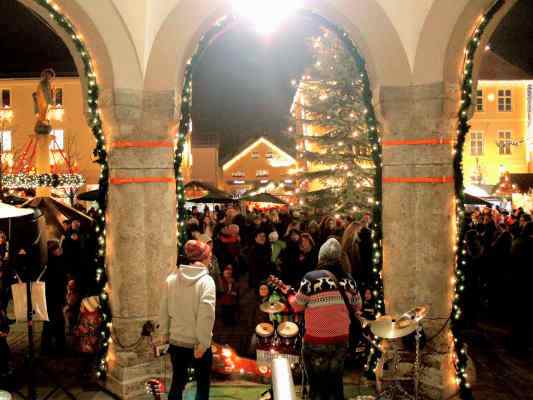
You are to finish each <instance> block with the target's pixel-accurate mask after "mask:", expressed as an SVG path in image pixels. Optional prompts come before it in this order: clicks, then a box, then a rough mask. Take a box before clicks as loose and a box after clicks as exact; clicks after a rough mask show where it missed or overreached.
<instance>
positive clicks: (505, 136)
mask: <svg viewBox="0 0 533 400" xmlns="http://www.w3.org/2000/svg"><path fill="white" fill-rule="evenodd" d="M498 139H499V141H498V147H499V150H500V155H505V156H506V155H509V154H511V144H512V143H513V139H512V136H511V131H499V132H498Z"/></svg>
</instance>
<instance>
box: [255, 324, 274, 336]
mask: <svg viewBox="0 0 533 400" xmlns="http://www.w3.org/2000/svg"><path fill="white" fill-rule="evenodd" d="M255 333H256V334H257V335H258V336H261V337H269V336H272V334H273V333H274V326H272V324H269V323H268V322H261V323H260V324H258V325H257V326H256V327H255Z"/></svg>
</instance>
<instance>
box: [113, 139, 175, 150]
mask: <svg viewBox="0 0 533 400" xmlns="http://www.w3.org/2000/svg"><path fill="white" fill-rule="evenodd" d="M111 147H112V148H115V149H151V148H152V149H153V148H165V147H167V148H168V147H171V148H173V147H174V144H173V143H172V142H169V141H168V140H117V141H115V142H113V143H111Z"/></svg>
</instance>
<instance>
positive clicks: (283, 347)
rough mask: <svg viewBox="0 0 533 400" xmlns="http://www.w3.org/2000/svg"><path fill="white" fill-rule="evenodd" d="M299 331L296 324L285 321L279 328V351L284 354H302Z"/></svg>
mask: <svg viewBox="0 0 533 400" xmlns="http://www.w3.org/2000/svg"><path fill="white" fill-rule="evenodd" d="M299 331H300V330H299V329H298V325H296V324H295V323H294V322H290V321H285V322H282V323H281V324H279V326H278V343H279V344H278V349H277V350H278V351H279V352H280V353H282V354H300V349H299V344H300V343H299V336H298V333H299Z"/></svg>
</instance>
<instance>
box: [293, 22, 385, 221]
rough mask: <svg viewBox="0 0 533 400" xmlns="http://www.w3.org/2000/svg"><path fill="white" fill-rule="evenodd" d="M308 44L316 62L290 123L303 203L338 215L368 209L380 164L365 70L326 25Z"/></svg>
mask: <svg viewBox="0 0 533 400" xmlns="http://www.w3.org/2000/svg"><path fill="white" fill-rule="evenodd" d="M309 45H310V48H311V51H312V54H313V65H312V66H311V67H310V68H309V69H308V70H307V71H306V73H305V75H304V76H303V77H302V80H301V81H300V82H299V84H298V89H297V92H296V96H295V101H294V103H293V108H292V112H291V115H292V117H291V123H290V126H289V133H290V134H291V135H292V136H293V137H294V139H295V142H296V144H297V145H296V150H297V153H298V158H299V164H300V165H299V168H298V170H297V171H295V173H294V178H295V180H296V182H297V187H298V188H297V190H296V191H297V193H298V197H299V199H300V204H301V205H302V206H303V207H304V208H314V209H316V208H320V209H322V210H324V211H327V212H335V213H348V212H349V213H351V212H359V211H367V210H369V209H370V208H371V202H372V197H373V193H374V189H373V177H374V174H375V170H374V168H375V166H374V163H373V161H372V148H371V145H370V141H369V138H368V135H367V124H366V120H365V113H366V112H367V111H366V108H365V105H364V102H363V84H362V82H361V80H360V79H359V78H360V73H361V72H360V71H358V68H357V66H356V64H355V61H354V59H353V58H352V57H351V56H350V54H349V53H348V52H347V51H346V49H345V48H344V46H343V44H342V42H341V41H340V40H339V38H338V37H337V36H336V35H335V34H333V33H332V32H329V31H328V30H326V29H324V30H323V31H322V34H321V35H320V36H318V37H314V38H312V39H311V40H310V41H309ZM293 84H296V83H295V82H293Z"/></svg>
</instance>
